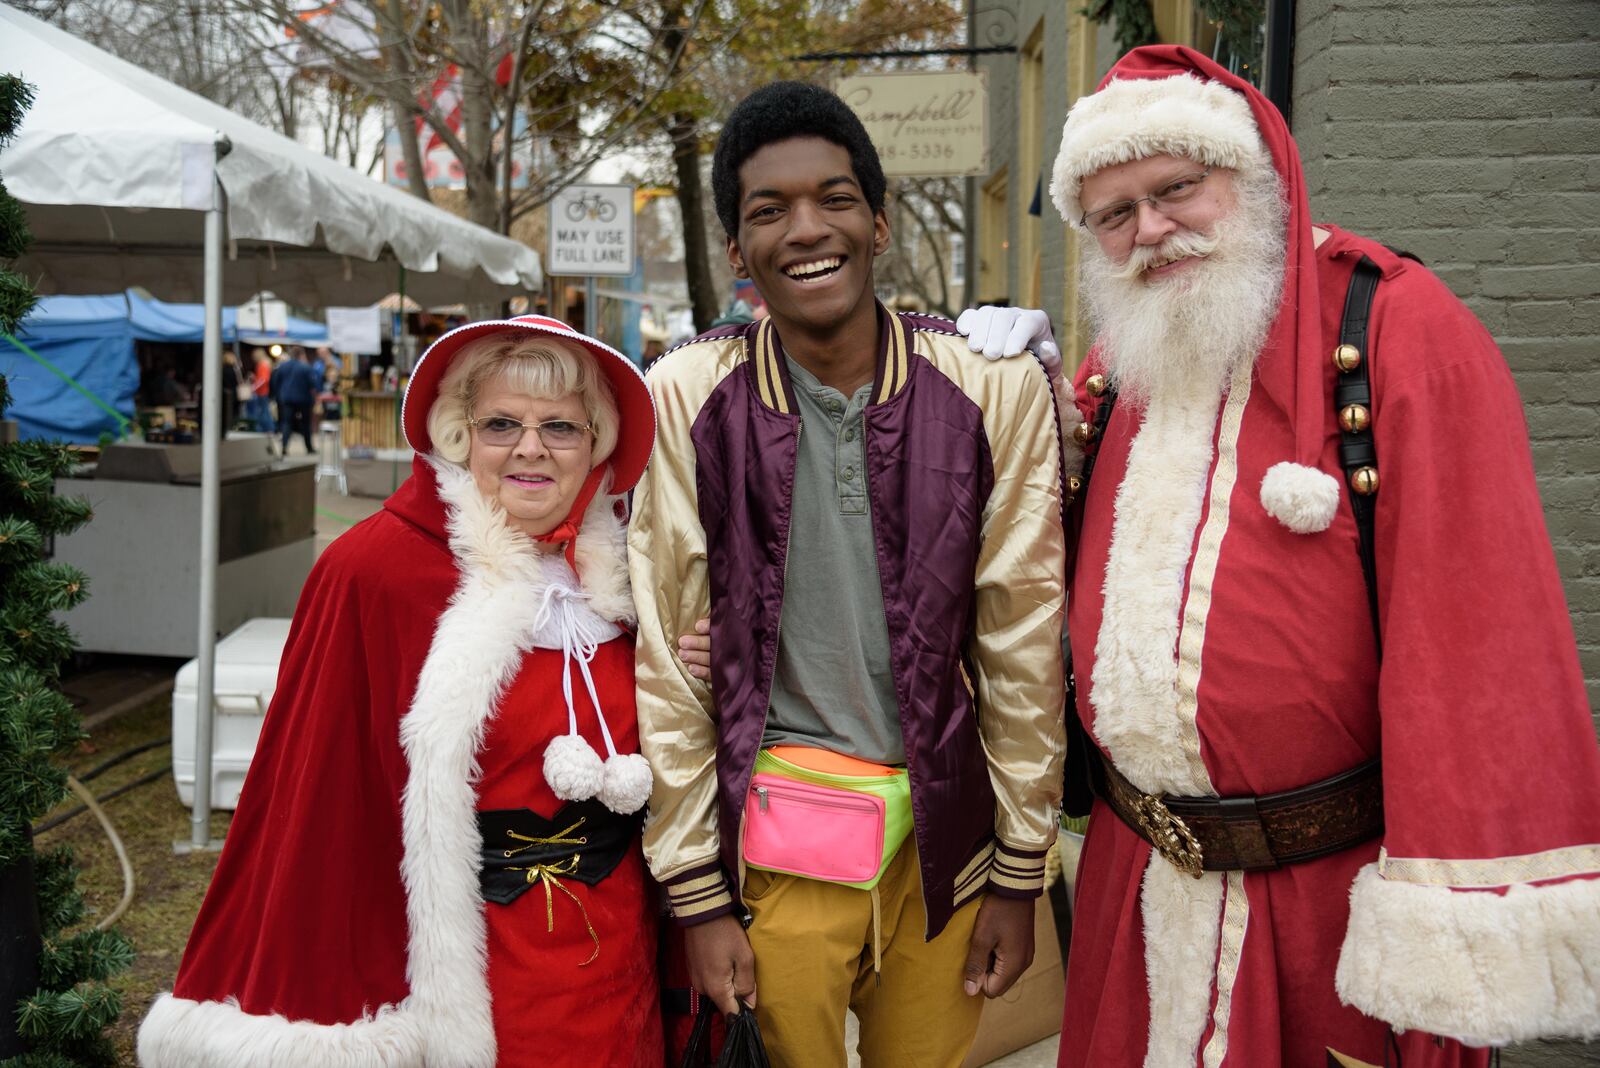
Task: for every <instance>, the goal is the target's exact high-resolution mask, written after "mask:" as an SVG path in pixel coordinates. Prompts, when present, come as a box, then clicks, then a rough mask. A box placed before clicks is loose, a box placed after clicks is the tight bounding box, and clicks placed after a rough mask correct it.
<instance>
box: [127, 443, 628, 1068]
mask: <svg viewBox="0 0 1600 1068" xmlns="http://www.w3.org/2000/svg"><path fill="white" fill-rule="evenodd" d="M433 465H434V470H435V471H436V473H437V475H438V480H439V496H440V499H441V500H443V501H444V502H445V505H446V508H447V516H448V518H447V523H446V525H447V528H448V531H449V539H450V550H451V553H452V554H453V555H454V556H455V558H456V562H457V564H458V566H459V568H460V576H461V577H460V582H459V584H458V586H457V587H456V590H455V593H454V594H453V595H452V596H451V598H450V603H449V606H448V607H447V608H446V609H445V610H444V612H443V614H442V615H440V617H439V621H438V624H437V626H436V628H435V631H434V636H433V642H432V644H431V645H430V647H429V650H428V657H427V660H426V661H425V662H424V663H423V666H422V670H421V672H420V674H419V675H418V677H417V687H416V692H415V695H414V696H413V698H412V702H411V707H410V709H409V710H408V711H407V712H406V714H405V716H404V717H403V718H402V719H401V722H400V742H401V747H402V749H403V750H404V752H405V756H406V762H407V766H408V772H407V777H406V786H405V791H404V794H403V796H402V800H401V828H402V839H403V845H404V857H403V859H402V861H401V872H400V874H401V879H402V881H403V882H404V884H405V888H406V918H407V928H408V938H409V942H408V946H407V949H408V952H407V964H406V978H407V981H408V983H409V984H410V988H411V992H410V994H409V995H408V996H407V997H406V998H405V999H404V1000H402V1001H401V1002H400V1003H399V1004H398V1005H394V1006H382V1007H379V1008H378V1009H377V1010H376V1013H375V1014H374V1015H373V1016H372V1017H370V1018H368V1019H365V1020H361V1021H357V1022H354V1023H350V1024H340V1025H335V1026H324V1025H319V1024H313V1023H309V1022H305V1021H292V1020H289V1019H287V1018H285V1017H282V1016H276V1015H274V1016H260V1015H251V1014H247V1013H245V1012H243V1011H242V1010H240V1008H239V1007H238V1005H237V1003H235V1002H233V1001H222V1002H194V1001H188V1000H185V999H179V998H174V997H172V996H171V995H166V996H163V997H162V998H160V999H158V1000H157V1002H156V1004H155V1006H154V1007H153V1008H152V1009H151V1011H150V1013H149V1015H148V1016H147V1017H146V1019H145V1022H144V1024H143V1026H142V1027H141V1028H140V1031H139V1060H140V1063H141V1064H143V1065H145V1066H146V1068H217V1066H220V1065H228V1066H229V1068H281V1066H283V1065H307V1066H316V1068H419V1066H421V1065H424V1064H426V1065H427V1068H493V1066H494V1064H495V1059H496V1050H495V1037H494V1021H493V1017H492V1015H491V1011H490V1001H489V985H488V978H487V966H488V948H487V935H486V932H485V924H484V917H483V898H482V895H481V893H480V891H479V887H478V872H479V866H480V860H479V854H480V850H481V847H482V843H481V841H480V839H479V835H478V823H477V780H478V774H479V768H478V752H479V750H480V749H481V748H482V746H483V738H484V733H485V731H486V729H487V726H488V723H489V721H490V720H491V719H492V718H493V716H494V712H495V709H496V706H497V704H498V702H499V699H500V695H501V694H502V693H503V692H504V690H505V687H506V686H507V685H509V684H510V682H511V680H512V679H513V678H514V677H515V675H516V673H517V670H518V669H519V668H520V666H521V664H522V659H523V655H524V650H526V649H529V648H532V647H534V645H535V638H536V637H538V635H537V634H536V630H537V629H538V628H537V627H536V621H537V620H536V617H537V614H538V609H539V606H540V604H541V602H542V600H543V598H542V597H541V596H540V594H541V592H542V591H543V590H544V588H545V587H546V585H547V583H549V582H550V581H551V579H552V577H553V576H557V575H559V574H560V571H559V570H557V569H555V568H554V567H553V566H552V565H551V562H550V561H551V558H552V557H555V558H557V559H559V557H560V554H558V553H544V552H540V551H539V550H538V548H537V547H536V545H535V543H534V542H533V541H532V540H531V539H529V538H528V537H527V536H526V535H524V534H522V533H521V532H519V531H517V530H514V529H513V528H512V527H510V526H509V525H507V523H506V517H505V513H504V512H503V510H501V508H500V507H499V506H498V505H497V504H496V503H495V502H493V501H489V500H487V499H485V498H484V497H483V496H482V495H481V494H480V493H479V492H478V491H477V488H476V487H475V486H474V485H473V483H472V479H471V477H470V476H469V475H468V474H467V472H466V471H465V469H463V468H461V467H459V466H457V465H455V464H449V463H445V462H443V461H438V460H434V461H433ZM576 557H577V560H578V573H579V575H580V576H581V578H582V580H583V581H582V589H583V592H584V593H585V594H586V595H587V598H588V599H587V604H588V605H589V606H590V608H591V609H593V611H594V612H595V613H596V614H597V615H599V616H601V617H603V618H604V619H606V620H623V621H626V622H629V623H631V622H632V621H633V601H632V595H631V593H630V591H629V587H628V570H627V560H626V541H625V536H624V534H623V531H622V525H621V522H620V521H619V520H618V519H617V518H616V515H615V512H614V510H613V502H612V500H611V499H609V498H597V499H596V501H595V502H594V504H593V505H592V506H591V507H590V509H589V511H588V513H587V514H586V515H585V518H584V522H583V525H582V527H581V528H580V533H579V538H578V547H577V551H576ZM560 567H561V569H565V570H566V574H567V575H569V576H570V575H571V570H570V569H567V568H566V563H565V560H560Z"/></svg>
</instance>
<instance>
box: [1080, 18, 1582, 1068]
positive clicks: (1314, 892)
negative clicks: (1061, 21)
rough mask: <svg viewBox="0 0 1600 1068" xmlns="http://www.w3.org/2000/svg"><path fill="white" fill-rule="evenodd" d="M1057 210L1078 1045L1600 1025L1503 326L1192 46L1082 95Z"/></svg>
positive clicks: (1351, 1057) (1263, 1049) (1576, 736)
mask: <svg viewBox="0 0 1600 1068" xmlns="http://www.w3.org/2000/svg"><path fill="white" fill-rule="evenodd" d="M1051 196H1052V198H1053V199H1054V201H1055V204H1056V206H1057V207H1058V208H1059V209H1060V211H1061V213H1062V215H1063V217H1064V218H1066V219H1067V220H1068V221H1069V222H1070V223H1071V224H1072V225H1073V226H1075V227H1077V228H1079V231H1080V234H1079V238H1080V240H1079V247H1080V248H1081V249H1083V252H1084V257H1085V270H1084V287H1085V288H1084V293H1085V296H1086V298H1087V302H1088V306H1089V309H1090V311H1091V313H1092V315H1093V317H1094V321H1095V324H1096V328H1097V331H1098V336H1097V341H1096V344H1095V346H1094V349H1093V351H1091V353H1090V354H1089V357H1088V359H1087V360H1086V362H1085V365H1084V366H1083V367H1082V368H1081V369H1080V372H1079V375H1078V378H1077V382H1076V389H1075V391H1074V396H1073V397H1072V398H1065V397H1064V399H1066V400H1068V402H1069V403H1076V404H1077V407H1078V412H1077V416H1078V418H1080V419H1081V420H1082V423H1083V425H1082V426H1080V427H1079V429H1078V430H1077V432H1076V435H1075V436H1076V437H1077V439H1078V440H1079V441H1080V443H1082V444H1083V446H1084V451H1085V452H1086V453H1087V454H1088V457H1090V458H1091V459H1092V461H1093V463H1092V468H1091V470H1090V471H1089V472H1088V473H1087V474H1086V480H1085V482H1084V483H1083V485H1082V489H1081V492H1080V493H1079V494H1078V499H1077V501H1076V504H1075V515H1074V517H1073V518H1074V521H1075V523H1076V525H1077V542H1076V556H1075V560H1074V561H1073V562H1072V570H1071V571H1069V576H1070V578H1071V582H1072V585H1071V596H1070V602H1069V610H1068V630H1069V631H1070V637H1071V649H1072V656H1073V661H1074V667H1075V675H1076V679H1077V697H1078V700H1077V705H1076V709H1077V714H1078V717H1079V719H1080V721H1081V724H1082V726H1083V728H1084V729H1085V730H1086V732H1087V734H1086V736H1084V737H1086V738H1087V740H1088V741H1087V742H1086V744H1085V746H1084V749H1083V752H1084V753H1085V754H1086V757H1085V760H1084V761H1083V764H1082V765H1081V767H1082V768H1083V769H1087V770H1085V771H1084V774H1085V777H1088V778H1092V779H1093V780H1094V781H1095V782H1096V784H1097V785H1096V791H1095V792H1096V798H1095V800H1094V804H1093V816H1092V819H1091V821H1090V824H1089V829H1088V834H1087V838H1086V841H1085V843H1084V848H1083V855H1082V861H1081V867H1080V872H1081V875H1080V878H1079V883H1078V890H1077V914H1076V916H1075V923H1074V925H1073V934H1074V940H1073V946H1072V954H1071V961H1070V964H1069V967H1068V974H1067V1006H1066V1019H1065V1024H1064V1027H1063V1031H1062V1041H1061V1060H1060V1063H1061V1064H1062V1065H1063V1066H1073V1068H1076V1066H1080V1065H1082V1066H1091V1065H1092V1066H1093V1068H1121V1066H1138V1065H1145V1066H1147V1068H1188V1066H1196V1065H1200V1066H1205V1068H1217V1066H1234V1068H1278V1066H1285V1068H1291V1066H1292V1068H1309V1066H1317V1068H1321V1066H1322V1065H1325V1064H1334V1063H1343V1064H1350V1063H1362V1062H1365V1063H1371V1064H1404V1065H1405V1066H1406V1068H1435V1066H1443V1065H1482V1064H1484V1063H1485V1062H1486V1061H1487V1059H1488V1050H1487V1049H1486V1048H1484V1047H1488V1046H1496V1045H1501V1044H1504V1043H1508V1042H1514V1041H1520V1040H1524V1039H1529V1038H1533V1037H1535V1036H1543V1035H1559V1034H1577V1035H1585V1036H1592V1035H1595V1034H1596V1033H1600V748H1597V746H1596V744H1595V737H1594V724H1593V722H1592V721H1591V719H1590V716H1589V709H1588V704H1587V701H1586V698H1585V692H1584V680H1583V675H1582V672H1581V670H1580V668H1579V664H1578V658H1577V655H1576V649H1575V645H1574V641H1573V634H1572V628H1571V623H1570V620H1569V618H1568V615H1567V610H1566V606H1565V603H1564V601H1563V597H1562V591H1561V585H1560V581H1559V577H1558V575H1557V571H1556V567H1555V562H1554V559H1553V556H1552V553H1551V550H1550V543H1549V539H1548V536H1547V535H1546V533H1545V528H1544V522H1543V513H1542V511H1541V509H1540V504H1539V497H1538V492H1537V489H1536V487H1535V483H1534V477H1533V470H1532V465H1531V462H1530V455H1529V449H1528V439H1527V431H1526V427H1525V424H1524V421H1523V415H1522V408H1521V404H1520V402H1519V400H1518V397H1517V392H1516V388H1515V386H1514V384H1513V382H1512V379H1511V375H1510V373H1509V372H1508V370H1507V368H1506V364H1505V361H1504V360H1503V358H1502V357H1501V356H1500V353H1499V352H1498V350H1497V349H1496V347H1495V344H1494V341H1493V340H1492V339H1491V338H1490V336H1489V334H1488V333H1487V332H1486V331H1485V330H1484V328H1483V327H1482V326H1481V325H1480V324H1479V323H1478V322H1477V321H1476V320H1475V319H1474V318H1473V316H1472V314H1471V313H1470V312H1469V311H1468V310H1467V309H1466V308H1465V307H1464V306H1463V305H1462V304H1461V302H1460V301H1458V300H1457V299H1456V298H1455V297H1454V296H1453V295H1452V294H1451V293H1450V291H1449V290H1448V289H1447V288H1446V287H1445V286H1444V284H1443V283H1442V282H1440V281H1439V279H1438V278H1437V277H1435V276H1434V275H1433V274H1432V273H1430V272H1429V271H1428V270H1427V269H1426V268H1424V267H1423V266H1421V265H1420V264H1419V263H1417V262H1415V261H1412V260H1409V259H1407V258H1404V257H1402V256H1401V255H1397V254H1396V253H1395V252H1392V251H1390V250H1389V249H1387V248H1385V247H1384V246H1383V245H1382V244H1379V243H1378V242H1376V241H1371V240H1368V239H1366V238H1362V237H1358V236H1356V235H1354V234H1351V233H1348V232H1345V231H1342V230H1340V229H1338V228H1337V227H1334V226H1326V225H1313V223H1312V220H1311V217H1310V215H1309V212H1308V209H1307V203H1306V193H1305V183H1304V179H1303V177H1302V174H1301V168H1300V161H1299V158H1298V155H1297V152H1296V149H1295V146H1294V143H1293V141H1292V140H1291V138H1290V137H1289V134H1288V131H1287V129H1286V127H1285V125H1284V122H1283V120H1282V118H1281V117H1280V116H1279V114H1278V113H1277V111H1276V110H1275V109H1274V108H1273V106H1272V105H1271V104H1270V103H1269V102H1268V101H1267V100H1266V98H1265V97H1263V96H1262V95H1261V94H1260V93H1258V92H1257V91H1256V90H1255V89H1253V88H1251V87H1249V86H1248V85H1246V84H1245V83H1244V82H1242V81H1240V80H1239V79H1237V78H1235V77H1233V76H1231V75H1229V74H1227V73H1226V72H1224V71H1223V70H1222V69H1221V68H1219V67H1217V66H1216V65H1215V64H1213V63H1211V62H1210V61H1209V60H1207V59H1205V58H1204V57H1202V56H1200V55H1199V54H1197V53H1195V52H1193V51H1191V50H1189V49H1186V48H1178V47H1172V46H1156V47H1150V48H1142V49H1138V50H1135V51H1134V52H1131V53H1129V54H1128V55H1127V56H1126V57H1124V58H1123V59H1122V60H1121V61H1120V62H1119V63H1118V64H1117V65H1116V67H1114V68H1113V69H1112V71H1111V72H1110V74H1109V75H1108V77H1107V79H1106V81H1105V82H1104V83H1102V86H1101V88H1100V90H1099V91H1098V92H1096V93H1094V94H1093V95H1091V96H1088V97H1085V98H1083V99H1082V100H1080V101H1079V102H1078V103H1077V104H1076V105H1075V106H1074V107H1073V109H1072V111H1071V113H1070V115H1069V116H1068V118H1067V122H1066V127H1065V130H1064V132H1063V136H1062V145H1061V153H1060V156H1059V158H1058V159H1057V160H1056V163H1055V168H1054V175H1053V182H1052V185H1051ZM1363 257H1365V258H1366V259H1367V260H1369V261H1370V262H1371V264H1372V265H1373V267H1374V268H1375V271H1373V272H1372V276H1373V277H1376V278H1377V279H1378V280H1377V282H1376V292H1375V297H1374V298H1373V300H1372V304H1371V316H1370V322H1368V323H1367V325H1366V328H1365V336H1364V338H1363V337H1360V335H1359V334H1357V335H1355V336H1356V337H1357V338H1358V340H1360V341H1362V342H1363V343H1362V344H1358V345H1355V346H1352V348H1351V349H1349V350H1338V351H1337V352H1336V349H1337V348H1338V346H1339V345H1340V344H1341V340H1348V335H1349V331H1348V328H1347V329H1346V330H1345V333H1344V334H1343V335H1342V334H1341V327H1342V326H1346V327H1348V324H1343V323H1342V320H1343V318H1344V312H1345V306H1346V297H1347V291H1348V290H1349V289H1350V285H1351V281H1352V277H1353V276H1354V274H1355V273H1356V268H1357V264H1358V263H1359V262H1361V261H1362V259H1363ZM1353 306H1354V307H1356V308H1357V310H1358V311H1359V307H1360V302H1359V301H1357V302H1356V304H1355V305H1353ZM1363 367H1364V368H1365V371H1366V373H1367V374H1368V392H1369V397H1368V398H1367V399H1365V402H1364V403H1362V404H1360V405H1359V407H1360V408H1361V409H1362V411H1360V412H1350V411H1348V410H1347V409H1348V406H1345V408H1346V410H1344V411H1341V409H1340V408H1339V407H1336V402H1335V398H1336V390H1337V389H1338V387H1339V386H1340V384H1341V383H1342V382H1344V381H1345V380H1346V379H1345V376H1347V375H1351V374H1358V373H1360V371H1361V369H1362V368H1363ZM1060 392H1061V393H1062V394H1063V395H1064V394H1065V390H1064V389H1063V390H1061V391H1060ZM1113 398H1114V403H1108V402H1111V401H1113ZM1068 412H1069V414H1071V410H1070V409H1068ZM1072 421H1073V420H1070V419H1064V420H1063V422H1064V423H1065V424H1066V425H1068V426H1070V425H1071V423H1072ZM1356 431H1360V433H1355V432H1356ZM1342 441H1343V442H1344V443H1345V444H1346V445H1347V446H1348V445H1349V444H1350V443H1351V442H1352V441H1359V442H1365V443H1366V448H1368V449H1370V450H1374V451H1375V458H1374V457H1373V456H1372V455H1371V454H1370V453H1369V454H1368V455H1367V457H1366V458H1367V459H1369V460H1370V461H1371V462H1370V463H1365V464H1363V465H1362V470H1360V471H1355V470H1353V469H1352V468H1350V466H1349V465H1348V464H1344V463H1342V461H1341V451H1340V448H1341V442H1342ZM1342 467H1343V468H1346V469H1348V470H1350V471H1351V473H1350V474H1349V475H1348V477H1336V476H1340V475H1342V474H1344V471H1342ZM1357 498H1361V499H1363V503H1361V504H1360V506H1361V507H1366V506H1367V504H1370V505H1371V506H1372V509H1373V513H1374V521H1373V524H1372V528H1371V538H1372V545H1373V548H1372V551H1371V556H1370V561H1371V563H1372V565H1373V567H1372V576H1373V585H1372V589H1373V590H1374V592H1375V602H1374V603H1373V604H1372V605H1369V600H1368V585H1367V581H1366V580H1365V577H1364V572H1363V566H1362V559H1361V552H1360V550H1359V545H1360V533H1359V530H1358V525H1357V520H1356V518H1355V506H1354V505H1353V504H1352V501H1354V500H1356V499H1357ZM1069 787H1070V783H1069ZM1286 795H1287V796H1286ZM1185 799H1188V800H1185ZM1341 1058H1342V1059H1341Z"/></svg>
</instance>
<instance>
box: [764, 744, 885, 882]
mask: <svg viewBox="0 0 1600 1068" xmlns="http://www.w3.org/2000/svg"><path fill="white" fill-rule="evenodd" d="M886 809H887V804H886V803H885V801H884V799H883V798H881V797H878V796H876V795H874V794H867V793H860V792H858V791H855V790H848V789H841V788H840V787H837V786H822V785H819V784H816V783H809V782H801V781H799V780H797V779H791V778H788V777H786V776H783V775H774V774H771V773H769V772H758V773H757V774H756V776H755V777H754V778H753V779H752V780H751V781H750V794H749V796H748V797H747V798H746V799H745V809H744V860H745V863H746V864H748V865H750V866H752V867H756V868H765V869H767V870H768V871H778V872H786V873H788V874H790V875H799V876H802V877H804V878H807V879H821V880H823V881H824V882H830V883H861V884H867V883H871V884H876V883H877V881H878V876H879V874H880V871H881V869H882V868H883V866H884V855H883V854H884V849H883V837H884V822H885V820H884V814H885V811H886Z"/></svg>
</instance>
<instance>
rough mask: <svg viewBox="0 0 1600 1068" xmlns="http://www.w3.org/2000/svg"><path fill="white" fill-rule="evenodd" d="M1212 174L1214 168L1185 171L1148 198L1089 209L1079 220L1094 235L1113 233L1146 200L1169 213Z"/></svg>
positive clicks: (1157, 208) (1198, 188) (1196, 191)
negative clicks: (1191, 171) (1189, 172)
mask: <svg viewBox="0 0 1600 1068" xmlns="http://www.w3.org/2000/svg"><path fill="white" fill-rule="evenodd" d="M1210 174H1211V168H1210V167H1207V168H1206V169H1205V170H1203V171H1195V172H1194V173H1193V174H1185V175H1183V176H1182V177H1181V178H1174V179H1173V180H1172V181H1170V182H1168V183H1167V184H1166V185H1164V186H1162V187H1161V188H1160V189H1157V190H1156V191H1155V192H1154V193H1151V194H1150V195H1149V196H1147V197H1140V198H1139V199H1138V200H1122V201H1118V202H1117V203H1115V204H1112V205H1110V206H1109V207H1104V208H1098V209H1096V210H1094V211H1086V212H1084V213H1083V218H1081V219H1079V220H1078V225H1080V226H1087V227H1088V228H1089V232H1090V233H1092V234H1109V233H1111V232H1112V231H1114V230H1119V229H1121V228H1122V226H1123V225H1124V224H1126V223H1127V221H1128V220H1129V219H1131V218H1133V217H1134V216H1135V215H1136V214H1138V211H1139V205H1140V204H1143V203H1144V202H1145V201H1149V202H1150V205H1151V206H1152V207H1154V208H1155V209H1156V210H1157V211H1159V212H1161V213H1162V214H1163V215H1165V214H1167V213H1168V211H1169V209H1171V208H1173V207H1176V206H1177V205H1179V204H1182V203H1183V202H1184V201H1186V200H1193V199H1194V197H1195V195H1196V194H1198V193H1199V192H1200V186H1201V184H1202V183H1203V182H1204V181H1205V180H1206V178H1207V177H1208V176H1209V175H1210Z"/></svg>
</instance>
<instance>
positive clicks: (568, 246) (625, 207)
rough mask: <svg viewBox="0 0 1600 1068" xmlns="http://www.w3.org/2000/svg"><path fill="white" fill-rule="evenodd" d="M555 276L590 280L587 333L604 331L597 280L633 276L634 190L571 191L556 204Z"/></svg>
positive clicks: (552, 266)
mask: <svg viewBox="0 0 1600 1068" xmlns="http://www.w3.org/2000/svg"><path fill="white" fill-rule="evenodd" d="M546 229H547V230H548V231H549V234H550V247H549V250H548V251H549V253H550V255H549V256H548V257H547V263H548V268H547V269H548V270H549V272H550V273H551V274H564V275H569V276H580V277H586V278H588V280H589V281H588V287H587V288H586V290H585V295H584V302H583V307H584V313H583V325H584V333H586V334H588V335H590V336H591V337H592V336H594V333H595V330H596V329H597V328H598V318H597V316H596V308H595V301H596V299H597V296H596V294H595V285H594V280H595V278H596V277H597V276H605V277H617V278H626V277H627V276H628V275H631V274H632V273H633V264H634V231H633V186H631V185H569V186H567V188H565V189H563V190H562V191H561V192H559V193H557V194H556V197H555V199H554V200H552V201H551V202H550V225H549V226H548V227H546Z"/></svg>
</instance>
